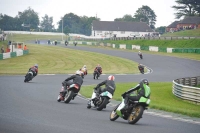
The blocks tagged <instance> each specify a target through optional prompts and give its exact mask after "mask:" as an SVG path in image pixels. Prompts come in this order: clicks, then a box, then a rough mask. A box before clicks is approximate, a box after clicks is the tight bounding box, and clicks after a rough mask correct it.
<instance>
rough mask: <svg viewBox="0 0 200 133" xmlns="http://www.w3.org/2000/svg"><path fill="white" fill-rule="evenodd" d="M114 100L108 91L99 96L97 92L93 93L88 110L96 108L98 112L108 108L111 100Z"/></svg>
mask: <svg viewBox="0 0 200 133" xmlns="http://www.w3.org/2000/svg"><path fill="white" fill-rule="evenodd" d="M111 98H112V94H111V93H110V92H108V91H105V92H102V93H101V94H100V95H97V92H96V90H94V91H93V93H92V98H91V100H89V101H88V104H87V108H88V109H90V108H91V107H93V108H96V109H97V110H98V111H101V110H102V109H104V108H106V105H107V104H108V103H110V99H111Z"/></svg>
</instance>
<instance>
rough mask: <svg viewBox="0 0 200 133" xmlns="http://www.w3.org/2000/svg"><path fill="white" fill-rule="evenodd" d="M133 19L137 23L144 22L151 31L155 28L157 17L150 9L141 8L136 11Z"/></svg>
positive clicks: (146, 7)
mask: <svg viewBox="0 0 200 133" xmlns="http://www.w3.org/2000/svg"><path fill="white" fill-rule="evenodd" d="M134 17H135V19H136V20H137V21H141V22H146V23H147V24H148V25H149V26H150V27H151V28H152V29H154V28H155V24H156V17H157V16H156V14H155V13H154V11H153V10H152V9H151V8H150V7H148V6H142V7H141V8H139V9H138V10H137V11H136V13H135V15H134Z"/></svg>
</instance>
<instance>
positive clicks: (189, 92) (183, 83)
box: [172, 76, 200, 104]
mask: <svg viewBox="0 0 200 133" xmlns="http://www.w3.org/2000/svg"><path fill="white" fill-rule="evenodd" d="M198 85H200V76H197V77H186V78H180V79H176V80H173V89H172V93H173V94H174V95H175V96H177V97H179V98H181V99H184V100H187V101H191V102H194V103H196V104H200V88H198V87H196V86H198Z"/></svg>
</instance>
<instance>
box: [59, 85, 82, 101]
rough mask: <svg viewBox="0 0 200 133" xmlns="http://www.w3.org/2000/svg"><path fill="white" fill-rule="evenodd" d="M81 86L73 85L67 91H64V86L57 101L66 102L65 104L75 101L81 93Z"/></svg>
mask: <svg viewBox="0 0 200 133" xmlns="http://www.w3.org/2000/svg"><path fill="white" fill-rule="evenodd" d="M79 90H80V89H79V86H78V85H77V84H71V85H69V86H67V89H66V90H65V89H64V86H62V87H61V91H60V94H59V95H58V98H57V101H58V102H60V101H64V103H69V102H70V101H71V100H74V98H75V97H76V95H77V94H78V92H79Z"/></svg>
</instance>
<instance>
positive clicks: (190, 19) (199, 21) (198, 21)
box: [179, 16, 200, 24]
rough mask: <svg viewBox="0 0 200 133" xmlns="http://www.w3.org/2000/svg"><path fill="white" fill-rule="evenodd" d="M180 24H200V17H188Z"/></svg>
mask: <svg viewBox="0 0 200 133" xmlns="http://www.w3.org/2000/svg"><path fill="white" fill-rule="evenodd" d="M179 24H200V17H198V16H187V17H185V18H184V19H183V20H182V21H180V22H179Z"/></svg>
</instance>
